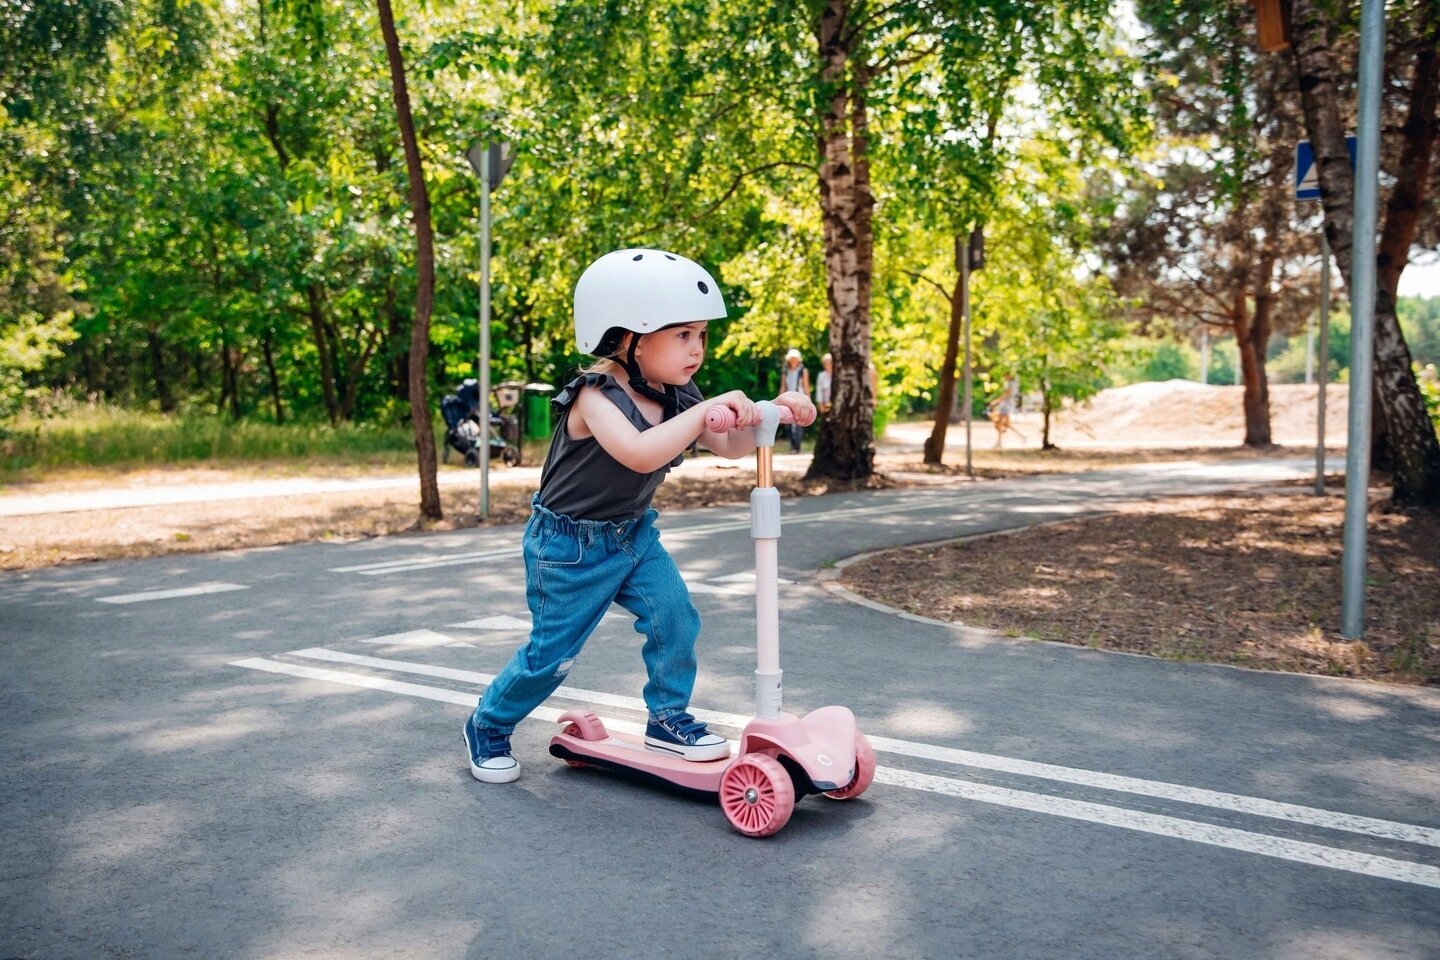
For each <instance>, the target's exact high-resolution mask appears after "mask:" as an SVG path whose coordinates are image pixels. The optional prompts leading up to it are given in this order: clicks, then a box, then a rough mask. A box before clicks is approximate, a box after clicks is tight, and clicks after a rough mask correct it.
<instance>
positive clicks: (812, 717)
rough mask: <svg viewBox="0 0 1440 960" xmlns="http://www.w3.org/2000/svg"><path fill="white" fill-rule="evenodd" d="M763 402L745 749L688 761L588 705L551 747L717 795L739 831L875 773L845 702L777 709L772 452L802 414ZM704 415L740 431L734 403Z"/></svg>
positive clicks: (776, 822) (574, 760)
mask: <svg viewBox="0 0 1440 960" xmlns="http://www.w3.org/2000/svg"><path fill="white" fill-rule="evenodd" d="M756 406H757V407H759V408H760V423H758V424H756V425H755V427H753V430H754V431H755V442H756V449H755V459H756V481H755V490H754V491H753V492H752V493H751V495H750V535H751V537H752V538H754V540H755V607H756V610H755V613H756V624H757V627H758V631H757V632H758V637H757V640H758V643H757V646H758V653H759V655H758V667H757V669H756V670H755V701H756V713H757V714H758V715H757V716H756V717H755V719H753V720H751V721H750V722H749V723H748V724H746V725H745V730H744V732H743V733H742V734H741V735H740V753H739V755H738V756H733V757H725V758H724V759H721V760H709V761H692V760H683V759H681V758H679V757H674V756H671V755H669V754H665V753H660V752H657V751H655V750H650V749H648V748H646V746H645V739H644V738H643V737H639V736H632V735H630V734H625V733H609V732H608V731H607V730H606V729H605V724H604V723H603V722H601V720H600V718H599V717H597V716H595V714H593V713H590V712H589V711H587V710H569V711H567V712H566V713H564V714H562V715H561V716H560V718H559V722H560V723H561V724H563V725H564V729H563V730H562V731H561V732H560V733H558V734H556V735H555V737H554V738H553V739H552V740H551V741H550V753H551V754H552V755H554V756H557V757H559V758H561V759H562V760H564V761H565V762H566V763H568V764H570V765H571V766H572V767H585V766H597V767H608V768H611V769H616V770H621V771H628V772H631V773H636V774H640V775H642V776H646V777H654V778H658V779H659V780H662V781H665V782H666V783H670V784H674V785H675V786H678V787H681V788H684V789H686V790H690V791H695V792H699V793H704V794H711V795H718V796H719V799H720V808H721V809H722V810H724V811H725V816H726V817H727V818H728V819H729V820H730V823H731V825H732V826H734V827H735V829H736V830H739V831H740V832H741V833H743V834H746V835H748V836H752V837H768V836H770V835H771V834H772V833H775V832H777V831H778V830H779V829H780V828H781V827H783V826H785V824H786V823H787V822H788V821H789V820H790V814H791V812H793V811H794V809H795V801H796V800H797V799H799V798H802V797H804V796H806V795H807V794H811V793H823V794H825V796H827V797H831V798H832V799H835V800H849V799H851V798H852V797H858V796H860V794H862V793H864V792H865V788H866V787H868V786H870V782H871V781H872V780H873V779H874V778H875V751H874V749H873V748H872V747H871V746H870V741H868V740H866V739H865V735H864V734H863V733H861V732H860V731H859V730H858V729H857V728H856V726H855V715H854V714H852V713H851V712H850V711H849V710H848V709H846V708H845V707H821V708H820V709H819V710H815V711H813V712H811V713H807V714H806V715H805V716H804V717H797V716H795V715H794V714H789V713H784V712H782V711H781V709H780V701H781V697H780V678H781V672H782V671H781V670H780V602H779V586H778V580H779V573H778V566H779V560H778V557H779V553H778V548H779V540H780V491H778V490H776V489H775V485H774V478H773V460H772V457H773V454H774V449H773V448H774V446H775V430H776V427H777V426H778V425H779V424H780V423H792V422H794V419H795V418H794V414H793V413H792V412H791V410H790V408H789V407H782V406H778V405H776V404H774V403H771V402H770V401H768V400H761V401H759V402H758V403H757V404H756ZM810 419H811V420H812V421H813V419H814V418H813V416H812V417H811V418H810ZM705 424H706V426H708V427H709V428H710V429H711V430H712V431H715V432H717V433H723V432H725V431H728V430H733V429H735V414H734V411H732V410H731V409H730V408H729V407H725V406H718V405H717V406H715V407H711V408H710V410H709V411H708V412H707V414H706V417H705ZM802 425H803V424H802Z"/></svg>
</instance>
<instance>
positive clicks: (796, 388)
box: [780, 347, 810, 453]
mask: <svg viewBox="0 0 1440 960" xmlns="http://www.w3.org/2000/svg"><path fill="white" fill-rule="evenodd" d="M803 360H804V358H803V357H801V356H800V351H799V350H796V349H795V348H794V347H791V348H790V349H789V350H787V351H786V352H785V368H784V369H783V370H781V372H780V373H781V389H782V390H783V391H785V392H787V393H798V394H800V395H801V396H805V397H808V396H810V371H809V370H806V369H805V364H804V362H803ZM788 429H789V433H790V452H791V453H799V452H800V440H801V438H802V437H804V435H805V428H804V427H802V426H800V424H798V423H792V424H790V425H789V427H788Z"/></svg>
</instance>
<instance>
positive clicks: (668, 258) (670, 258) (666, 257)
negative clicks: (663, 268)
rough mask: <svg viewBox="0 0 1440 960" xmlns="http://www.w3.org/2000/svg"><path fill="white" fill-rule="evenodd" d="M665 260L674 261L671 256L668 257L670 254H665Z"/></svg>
mask: <svg viewBox="0 0 1440 960" xmlns="http://www.w3.org/2000/svg"><path fill="white" fill-rule="evenodd" d="M665 259H666V260H674V259H675V258H674V257H672V256H670V254H668V253H667V254H665Z"/></svg>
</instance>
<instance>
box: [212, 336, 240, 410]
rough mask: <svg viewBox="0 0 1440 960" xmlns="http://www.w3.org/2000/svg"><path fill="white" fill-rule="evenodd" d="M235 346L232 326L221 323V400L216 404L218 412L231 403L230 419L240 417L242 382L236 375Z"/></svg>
mask: <svg viewBox="0 0 1440 960" xmlns="http://www.w3.org/2000/svg"><path fill="white" fill-rule="evenodd" d="M236 365H237V363H236V359H235V348H234V347H232V346H231V345H230V327H229V325H227V324H225V323H221V324H220V400H219V402H218V403H217V404H216V407H217V409H216V411H215V412H216V413H224V412H225V404H226V402H227V401H228V402H229V404H230V419H231V420H239V419H240V382H239V377H238V376H237V375H236V370H235V367H236Z"/></svg>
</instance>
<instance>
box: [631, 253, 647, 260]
mask: <svg viewBox="0 0 1440 960" xmlns="http://www.w3.org/2000/svg"><path fill="white" fill-rule="evenodd" d="M630 259H631V260H644V259H645V254H643V253H637V254H635V256H633V257H631V258H630Z"/></svg>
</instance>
